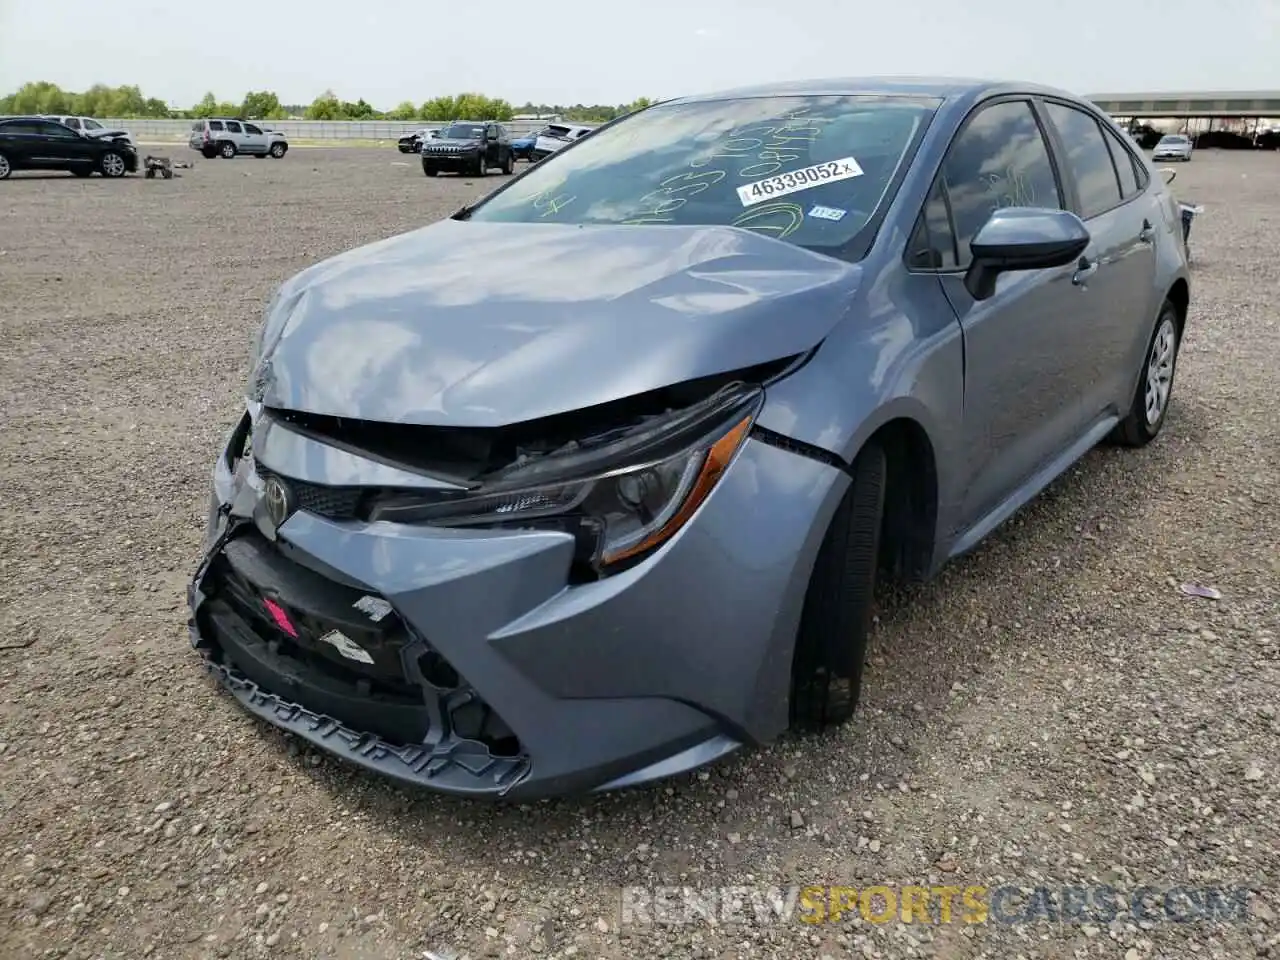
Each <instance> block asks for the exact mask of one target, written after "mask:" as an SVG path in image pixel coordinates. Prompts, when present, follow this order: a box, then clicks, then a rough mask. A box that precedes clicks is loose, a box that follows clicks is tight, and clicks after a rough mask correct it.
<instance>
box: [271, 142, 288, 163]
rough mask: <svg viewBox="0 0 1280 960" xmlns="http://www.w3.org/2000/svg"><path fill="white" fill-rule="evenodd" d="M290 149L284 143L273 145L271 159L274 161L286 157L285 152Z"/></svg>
mask: <svg viewBox="0 0 1280 960" xmlns="http://www.w3.org/2000/svg"><path fill="white" fill-rule="evenodd" d="M288 149H289V148H288V147H287V146H286V145H285V144H283V143H273V144H272V145H271V151H270V152H271V157H272V159H273V160H279V159H280V158H281V157H283V156H284V155H285V151H287V150H288Z"/></svg>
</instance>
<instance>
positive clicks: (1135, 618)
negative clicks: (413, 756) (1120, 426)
mask: <svg viewBox="0 0 1280 960" xmlns="http://www.w3.org/2000/svg"><path fill="white" fill-rule="evenodd" d="M144 152H145V151H144ZM171 152H172V155H173V156H175V158H178V157H181V158H182V159H187V157H186V156H184V155H185V154H188V153H189V151H186V150H185V149H182V148H175V149H174V150H173V151H171ZM192 156H194V154H192ZM1177 169H1178V174H1179V175H1178V178H1177V180H1176V182H1175V183H1174V185H1173V189H1174V190H1175V192H1177V193H1178V194H1179V195H1180V196H1182V197H1184V198H1187V199H1190V200H1193V201H1196V202H1199V203H1202V204H1203V205H1204V206H1205V208H1206V209H1205V213H1204V214H1203V216H1201V217H1200V218H1199V219H1198V220H1197V221H1196V223H1195V225H1194V228H1193V230H1192V236H1191V240H1192V251H1193V256H1194V258H1195V259H1194V263H1193V277H1192V281H1193V291H1192V309H1191V316H1190V320H1189V330H1188V337H1187V340H1186V344H1185V348H1184V351H1183V354H1182V359H1181V364H1180V369H1179V373H1178V378H1177V383H1176V387H1175V390H1174V399H1173V403H1172V406H1171V410H1170V419H1169V421H1168V424H1167V426H1166V428H1165V432H1164V434H1163V436H1162V437H1161V438H1160V439H1159V440H1158V441H1157V442H1156V443H1155V444H1153V445H1152V446H1150V447H1148V448H1147V449H1145V450H1142V451H1136V452H1135V451H1121V450H1115V449H1100V450H1097V451H1095V452H1094V453H1092V454H1091V455H1090V456H1088V457H1087V458H1086V459H1085V461H1084V462H1083V463H1082V464H1080V465H1078V466H1077V467H1076V468H1075V469H1073V470H1072V471H1071V472H1070V473H1069V475H1068V476H1066V477H1064V478H1062V479H1061V480H1060V481H1059V482H1058V483H1056V484H1055V485H1054V486H1053V487H1052V488H1051V489H1050V490H1049V491H1048V492H1047V493H1046V495H1044V496H1043V497H1041V498H1039V500H1038V501H1036V502H1035V503H1034V504H1033V505H1032V506H1031V507H1029V508H1028V509H1027V510H1025V511H1023V512H1022V513H1021V514H1020V515H1019V516H1018V517H1016V518H1015V519H1014V520H1013V521H1012V522H1011V523H1009V524H1008V525H1006V526H1005V527H1004V528H1003V529H1002V530H1000V531H999V532H998V533H997V534H996V535H995V536H994V537H993V538H992V539H991V540H990V541H989V542H988V543H987V544H986V545H985V546H984V547H982V548H981V549H980V550H979V551H978V552H977V553H975V554H974V555H973V556H971V557H969V558H967V559H965V560H962V561H960V562H958V563H956V564H953V565H952V566H951V567H950V568H948V569H947V570H946V571H945V573H944V575H943V576H942V577H941V578H940V580H938V581H937V582H935V583H933V584H931V585H929V586H928V587H924V588H920V589H918V590H915V591H913V592H912V593H911V594H910V595H909V596H907V597H898V598H893V599H892V601H891V602H889V603H888V604H887V605H886V608H885V610H884V612H883V616H882V622H881V625H880V628H879V630H878V632H877V636H876V640H875V644H874V649H873V651H872V659H871V663H870V665H869V668H868V675H867V679H866V687H865V695H864V700H863V707H862V709H861V710H860V712H859V714H858V717H857V718H856V720H855V721H854V722H853V723H851V724H850V725H849V726H848V727H847V728H845V729H843V730H841V731H839V732H838V733H834V734H829V735H826V736H822V737H806V738H789V739H787V740H785V741H784V742H782V743H780V744H778V745H775V746H774V747H772V748H771V749H767V750H762V751H756V752H752V753H747V754H743V755H740V756H738V757H735V758H731V759H730V760H729V761H727V762H725V763H721V764H719V765H717V766H715V767H713V768H711V769H709V770H706V771H704V772H702V773H696V774H691V775H687V776H683V777H680V778H677V779H675V780H672V781H669V782H665V783H662V784H658V785H656V786H651V787H648V788H643V789H639V790H636V791H633V792H629V793H626V794H619V795H610V796H603V797H593V798H585V799H573V800H565V801H554V802H546V803H540V804H533V805H529V806H522V807H515V806H499V805H491V804H485V805H478V804H474V803H467V802H463V801H458V800H452V799H447V798H439V797H435V796H431V795H423V794H419V793H414V792H408V791H404V790H401V789H398V788H397V787H395V786H394V785H389V784H387V783H385V782H383V781H381V780H377V779H374V778H373V777H371V776H368V775H365V774H363V773H360V772H358V771H356V770H354V769H353V768H350V767H348V766H345V765H343V764H340V763H338V762H335V761H331V760H329V759H327V758H322V757H319V756H317V755H315V754H313V753H311V752H310V751H309V750H307V749H299V747H298V746H297V745H296V744H295V743H293V742H291V741H289V740H288V739H286V738H285V737H284V736H282V735H280V734H278V733H276V732H275V731H274V730H272V729H269V728H268V727H266V726H265V725H263V724H261V723H258V722H256V721H254V720H252V719H250V718H249V717H248V716H246V715H245V714H244V713H242V712H241V710H240V709H239V708H238V707H237V706H236V705H235V704H234V702H233V701H232V700H231V699H230V698H229V697H227V696H225V695H223V694H221V693H220V692H219V691H218V690H217V689H216V688H215V686H214V685H213V682H212V681H211V680H209V679H207V678H206V676H205V674H204V673H203V671H202V670H201V669H200V667H199V664H198V661H197V658H196V656H195V654H194V653H193V652H192V651H191V649H190V647H189V644H188V639H187V629H186V607H185V587H186V583H187V579H188V577H189V575H190V574H191V573H192V571H193V569H194V565H195V563H196V561H197V559H198V556H197V553H198V549H199V543H200V538H201V533H202V526H203V522H204V511H205V507H206V504H207V498H208V489H207V483H208V479H207V478H208V472H209V469H210V466H211V462H212V458H213V457H214V455H215V452H216V450H217V449H218V447H219V445H220V443H221V442H222V440H223V438H224V437H225V434H226V431H227V430H228V429H229V428H230V426H231V424H232V422H233V419H234V418H235V417H236V416H237V415H238V414H239V412H240V409H241V406H240V402H241V401H240V397H241V388H242V384H243V382H244V379H245V376H246V373H247V369H246V361H247V352H248V346H249V341H250V337H251V335H252V333H253V331H254V330H255V328H256V326H257V324H258V322H259V319H260V317H261V311H262V308H263V306H264V304H265V302H266V300H267V298H268V297H269V295H270V294H271V292H272V290H273V288H274V287H275V286H276V285H277V284H279V283H280V282H281V281H283V280H284V279H286V278H287V277H288V276H290V275H291V274H293V273H294V272H296V271H298V270H300V269H302V268H303V267H305V266H307V265H309V264H311V263H313V262H315V261H316V260H318V259H320V258H323V257H326V256H329V255H331V254H336V253H338V252H340V251H342V250H345V249H348V248H350V247H352V246H355V245H358V244H362V243H366V242H369V241H373V240H377V239H380V238H383V237H387V236H390V235H392V234H395V233H398V232H402V231H404V230H408V229H411V228H414V227H416V226H419V225H422V224H425V223H428V222H430V221H432V220H435V219H437V218H440V217H443V216H447V215H448V214H449V213H451V212H452V211H454V210H455V209H457V207H458V206H460V205H461V204H462V203H464V202H466V201H469V200H471V199H473V198H475V197H477V196H478V195H480V194H481V193H482V192H483V191H484V190H485V189H486V187H488V186H491V185H492V181H485V180H479V179H470V178H468V179H459V178H453V177H441V178H439V179H435V180H428V179H426V178H424V177H423V176H422V174H421V171H420V170H419V169H417V167H416V166H415V165H413V164H412V163H409V162H406V161H405V160H403V159H402V158H401V157H400V155H399V154H397V153H395V151H394V150H391V149H385V150H372V149H345V150H340V149H305V150H304V149H298V150H295V151H293V152H292V153H290V154H289V155H288V156H287V157H286V158H285V159H284V160H283V161H280V162H276V161H270V160H268V161H257V160H251V159H247V158H246V159H240V160H235V161H203V160H199V159H197V163H196V166H195V168H194V169H192V170H183V171H180V174H181V176H180V178H179V179H175V180H172V181H162V180H155V181H146V180H144V179H142V178H141V177H139V176H135V177H130V178H128V179H127V180H124V181H105V180H102V179H100V178H96V177H95V178H93V179H91V180H83V181H81V180H77V179H74V178H72V177H69V176H62V175H55V176H48V177H41V176H34V175H17V176H14V177H13V178H12V179H11V180H10V181H7V182H5V183H2V184H0V290H2V291H3V299H2V300H0V303H3V314H0V343H2V345H3V348H2V349H0V416H2V417H3V421H2V423H3V426H2V428H0V429H2V430H3V446H2V452H3V456H2V457H0V956H3V957H6V958H10V957H11V958H25V957H84V958H89V957H108V958H127V960H137V958H139V957H154V958H169V957H175V958H177V957H193V958H194V957H268V956H270V957H299V958H321V957H325V958H327V957H334V958H348V957H350V958H356V957H368V958H387V960H400V958H421V957H424V956H425V957H435V958H436V960H444V958H453V957H458V958H461V957H463V956H467V957H470V958H472V960H476V958H480V957H500V956H501V957H531V956H540V957H570V956H576V957H580V958H584V960H595V958H610V960H613V958H631V957H635V958H644V960H648V958H659V957H664V958H684V957H698V958H707V960H713V958H714V960H721V958H724V960H728V958H736V957H744V958H745V957H752V958H755V957H779V958H815V960H817V958H821V957H832V958H835V957H846V956H856V957H863V956H866V957H913V956H914V957H930V956H932V957H943V958H950V957H955V958H979V957H989V958H1016V957H1024V958H1028V960H1030V958H1087V957H1098V958H1116V960H1146V958H1156V957H1159V958H1179V960H1180V958H1187V957H1193V956H1198V957H1215V958H1216V957H1223V958H1242V957H1253V956H1270V957H1280V827H1278V826H1277V818H1278V815H1280V751H1278V750H1277V742H1278V741H1277V735H1278V734H1280V716H1278V711H1280V549H1278V548H1277V546H1276V544H1277V543H1280V483H1278V480H1280V417H1277V415H1276V411H1277V409H1278V408H1277V400H1276V397H1277V392H1278V391H1280V374H1278V373H1277V358H1280V320H1278V316H1277V307H1276V304H1277V303H1280V269H1277V267H1276V264H1277V262H1280V239H1278V237H1280V155H1277V154H1274V153H1261V152H1259V153H1256V154H1255V153H1250V154H1233V153H1230V152H1215V151H1203V152H1197V154H1196V156H1195V159H1194V161H1193V162H1191V163H1189V164H1182V165H1179V166H1178V168H1177ZM1188 582H1194V583H1199V584H1203V585H1207V586H1212V587H1215V588H1216V589H1217V590H1218V591H1220V593H1221V599H1220V600H1212V599H1204V598H1198V597H1190V596H1187V595H1185V594H1184V593H1183V592H1182V591H1181V590H1180V586H1181V585H1182V584H1184V583H1188ZM793 884H794V885H801V886H807V885H827V884H833V885H847V886H851V887H855V888H857V889H858V890H859V891H861V890H864V889H866V888H869V887H873V886H887V887H889V888H891V889H893V890H896V889H898V888H899V887H900V886H902V885H923V886H927V887H940V886H951V887H959V888H964V887H971V886H984V887H986V888H988V890H994V889H995V888H1005V889H1008V888H1012V889H1013V891H1014V892H1018V891H1021V894H1022V896H1023V899H1013V900H1009V901H1007V902H1006V903H1005V904H1004V906H1003V912H1002V913H1000V914H999V915H997V912H996V911H994V910H993V912H992V915H991V916H990V917H989V918H988V919H987V921H986V922H980V923H966V922H964V919H963V917H962V916H961V911H960V909H959V906H958V905H957V907H956V911H955V912H954V913H953V914H952V915H951V919H950V920H949V921H947V922H944V921H943V919H942V918H941V915H940V914H939V913H938V908H937V903H936V901H935V904H934V917H935V920H936V922H929V923H926V922H920V921H917V922H915V923H911V924H903V923H901V922H899V921H898V920H894V921H892V922H874V920H875V919H876V918H875V917H874V916H872V919H870V920H869V919H867V916H864V913H865V914H867V915H874V914H877V913H880V912H881V906H882V905H881V904H880V901H879V900H878V899H873V900H871V901H869V902H868V905H867V907H868V909H866V910H865V911H864V910H863V909H861V908H849V912H848V913H846V915H845V916H844V918H843V919H842V920H841V921H840V922H838V923H837V922H827V923H820V924H807V923H804V922H802V921H801V919H799V916H798V915H799V914H801V913H802V912H803V911H802V910H800V909H797V914H798V915H797V916H795V917H792V918H791V919H789V920H785V921H782V920H777V921H771V920H770V915H769V913H768V911H767V910H765V911H764V912H763V913H761V914H759V915H757V914H756V912H755V908H756V907H758V906H759V905H760V903H761V901H760V900H759V897H758V896H757V897H755V898H754V899H753V895H752V894H751V893H750V891H745V894H746V897H747V899H746V904H747V905H746V907H745V908H744V910H742V911H741V912H739V913H737V914H736V915H735V914H733V913H729V914H728V915H727V916H728V920H729V921H730V922H728V923H724V922H720V921H722V920H724V919H725V917H726V914H725V913H724V912H723V904H722V905H721V908H720V910H721V912H718V913H717V922H716V923H714V924H712V923H709V922H707V921H706V920H705V919H699V918H698V917H696V916H692V917H689V919H691V920H693V921H695V922H690V923H684V924H676V923H645V922H642V921H643V920H644V917H643V916H642V915H641V914H626V915H624V914H623V913H622V911H621V910H620V904H621V902H622V900H621V894H620V889H621V888H622V887H624V886H626V887H631V886H642V887H645V888H650V889H651V888H654V887H662V886H672V885H677V886H680V885H683V886H688V887H690V888H695V889H696V890H698V891H701V893H700V895H701V896H704V897H706V896H708V894H707V893H706V890H707V889H709V888H720V887H724V886H728V885H741V886H746V887H750V888H752V889H755V890H757V891H765V894H767V892H768V888H771V887H772V888H777V889H781V890H783V891H784V892H785V888H787V887H789V886H790V885H793ZM1100 885H1109V886H1111V887H1113V888H1115V890H1116V891H1117V894H1118V896H1120V897H1121V900H1122V902H1123V903H1129V902H1132V901H1135V900H1139V899H1140V898H1139V897H1138V896H1137V895H1136V891H1138V890H1139V888H1141V887H1144V886H1146V887H1150V888H1152V889H1153V890H1154V892H1155V893H1154V899H1153V900H1150V901H1145V900H1144V901H1142V902H1145V903H1147V909H1146V912H1143V910H1142V909H1141V907H1140V906H1139V907H1136V908H1135V910H1134V911H1132V912H1131V911H1129V910H1127V909H1121V911H1120V912H1119V913H1118V914H1116V915H1115V917H1114V919H1109V918H1108V917H1107V916H1101V917H1099V916H1098V915H1096V914H1090V915H1088V916H1083V915H1070V914H1066V915H1064V916H1062V917H1060V918H1059V919H1058V920H1057V921H1055V920H1054V919H1053V918H1052V917H1051V916H1050V915H1049V914H1048V911H1047V910H1045V911H1042V912H1040V913H1036V911H1034V910H1028V909H1027V906H1026V905H1027V904H1034V902H1035V901H1034V898H1035V896H1036V894H1035V893H1034V891H1035V889H1036V888H1048V889H1051V890H1053V891H1055V892H1057V891H1061V890H1062V888H1064V887H1084V888H1090V889H1095V888H1097V887H1098V886H1100ZM1207 885H1212V886H1217V887H1221V888H1224V889H1237V888H1243V889H1246V890H1247V891H1248V901H1247V903H1246V904H1245V905H1244V908H1243V911H1242V912H1240V913H1231V912H1230V911H1227V912H1226V913H1219V914H1216V915H1214V916H1209V914H1210V913H1211V912H1212V911H1210V910H1209V907H1208V906H1206V904H1207V903H1208V902H1209V901H1208V898H1207V897H1206V895H1204V894H1203V893H1202V892H1201V891H1202V890H1203V888H1204V887H1205V886H1207ZM1171 888H1182V890H1183V893H1181V894H1178V893H1173V894H1170V899H1169V903H1171V904H1172V907H1169V908H1168V909H1166V899H1165V893H1166V892H1167V891H1169V890H1170V889H1171ZM822 896H823V898H826V897H827V894H826V893H823V894H822ZM630 902H632V903H639V902H643V901H637V900H632V901H630ZM706 902H707V901H706V900H705V899H704V900H703V901H701V903H702V904H703V905H704V906H705V904H706ZM823 902H825V899H824V901H823ZM956 902H957V904H959V900H958V899H957V901H956ZM1042 905H1043V904H1042ZM810 916H813V914H810ZM1010 917H1012V918H1013V921H1010V920H1009V918H1010ZM1020 918H1021V920H1022V921H1025V922H1018V921H1019V919H1020ZM623 919H627V920H629V921H630V922H628V923H625V924H621V925H620V921H621V920H623ZM650 919H652V917H650ZM667 919H672V918H671V917H670V916H669V915H668V916H667Z"/></svg>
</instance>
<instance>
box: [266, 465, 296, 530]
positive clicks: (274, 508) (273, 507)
mask: <svg viewBox="0 0 1280 960" xmlns="http://www.w3.org/2000/svg"><path fill="white" fill-rule="evenodd" d="M262 501H263V505H264V506H265V507H266V510H267V519H268V520H270V521H271V525H272V526H273V527H279V526H281V525H282V524H283V523H284V522H285V521H286V520H288V519H289V514H291V513H293V491H291V490H290V489H289V488H288V487H287V486H285V485H284V484H283V483H282V482H281V481H280V479H279V478H277V477H268V478H267V482H266V483H265V484H264V485H263V488H262Z"/></svg>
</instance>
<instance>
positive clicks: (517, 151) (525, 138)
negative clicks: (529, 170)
mask: <svg viewBox="0 0 1280 960" xmlns="http://www.w3.org/2000/svg"><path fill="white" fill-rule="evenodd" d="M538 133H539V131H537V130H533V131H530V132H529V133H525V134H521V135H520V136H518V137H515V138H514V139H512V141H511V155H512V156H514V157H515V158H516V159H517V160H528V161H530V162H532V160H533V148H534V146H535V145H536V144H537V142H538Z"/></svg>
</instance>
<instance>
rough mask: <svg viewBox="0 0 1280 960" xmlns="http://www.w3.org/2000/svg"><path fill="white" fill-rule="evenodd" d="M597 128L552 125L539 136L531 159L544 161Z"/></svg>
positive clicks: (577, 124) (580, 125) (560, 124)
mask: <svg viewBox="0 0 1280 960" xmlns="http://www.w3.org/2000/svg"><path fill="white" fill-rule="evenodd" d="M594 129H595V127H594V126H593V125H591V124H585V123H552V124H549V125H548V126H547V128H546V129H545V130H543V131H542V132H541V133H539V134H538V138H537V140H536V141H535V142H534V145H533V150H532V151H531V152H530V154H531V155H530V159H531V160H532V161H533V162H534V163H537V162H538V161H539V160H543V159H545V158H547V157H549V156H551V154H553V153H555V152H556V151H557V150H560V149H563V148H564V147H567V146H568V145H569V144H571V143H573V141H575V140H581V139H582V138H583V137H585V136H586V135H587V134H588V133H590V132H591V131H592V130H594Z"/></svg>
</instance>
